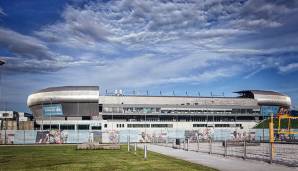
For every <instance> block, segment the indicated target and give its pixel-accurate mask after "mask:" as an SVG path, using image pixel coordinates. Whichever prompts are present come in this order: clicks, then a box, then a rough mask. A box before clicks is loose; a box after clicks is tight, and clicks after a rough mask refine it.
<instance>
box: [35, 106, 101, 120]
mask: <svg viewBox="0 0 298 171" xmlns="http://www.w3.org/2000/svg"><path fill="white" fill-rule="evenodd" d="M47 105H51V104H47ZM54 105H55V104H54ZM61 106H62V111H63V115H61V116H62V117H69V116H73V117H80V116H98V103H61ZM43 107H44V106H43V105H35V106H31V107H30V109H31V111H32V113H33V116H34V118H42V117H50V116H49V115H45V114H44V112H43V110H42V108H43ZM53 116H55V115H53ZM53 116H52V117H53ZM61 116H60V115H59V117H61Z"/></svg>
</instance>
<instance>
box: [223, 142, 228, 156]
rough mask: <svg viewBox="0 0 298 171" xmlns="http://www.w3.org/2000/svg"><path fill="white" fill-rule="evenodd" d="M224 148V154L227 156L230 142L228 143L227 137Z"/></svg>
mask: <svg viewBox="0 0 298 171" xmlns="http://www.w3.org/2000/svg"><path fill="white" fill-rule="evenodd" d="M224 143H225V144H224V148H225V152H224V156H225V157H227V156H228V144H227V140H226V139H225V141H224Z"/></svg>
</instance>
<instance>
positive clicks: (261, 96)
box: [235, 90, 291, 107]
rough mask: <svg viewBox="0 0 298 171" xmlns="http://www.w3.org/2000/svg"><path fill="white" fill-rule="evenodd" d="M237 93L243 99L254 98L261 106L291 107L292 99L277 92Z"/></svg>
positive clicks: (250, 91) (254, 91)
mask: <svg viewBox="0 0 298 171" xmlns="http://www.w3.org/2000/svg"><path fill="white" fill-rule="evenodd" d="M235 93H239V94H242V97H250V98H254V99H256V100H257V101H258V104H259V105H272V106H286V107H290V106H291V98H290V97H289V96H287V95H285V94H282V93H279V92H276V91H265V90H243V91H238V92H235Z"/></svg>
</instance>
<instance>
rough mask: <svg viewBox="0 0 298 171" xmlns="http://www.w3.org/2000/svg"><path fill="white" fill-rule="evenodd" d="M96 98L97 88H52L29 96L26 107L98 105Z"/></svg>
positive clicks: (97, 94)
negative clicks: (53, 104)
mask: <svg viewBox="0 0 298 171" xmlns="http://www.w3.org/2000/svg"><path fill="white" fill-rule="evenodd" d="M98 97H99V88H98V87H97V86H92V87H90V86H78V87H75V86H71V87H53V88H47V89H44V90H41V91H39V92H37V93H33V94H31V95H30V96H29V97H28V99H27V105H28V107H31V106H34V105H40V104H46V103H48V104H50V103H58V104H59V103H64V102H84V103H98Z"/></svg>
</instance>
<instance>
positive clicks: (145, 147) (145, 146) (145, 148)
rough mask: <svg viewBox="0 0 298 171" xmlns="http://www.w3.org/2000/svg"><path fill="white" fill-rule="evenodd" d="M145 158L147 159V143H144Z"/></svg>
mask: <svg viewBox="0 0 298 171" xmlns="http://www.w3.org/2000/svg"><path fill="white" fill-rule="evenodd" d="M144 160H147V144H145V145H144Z"/></svg>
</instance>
